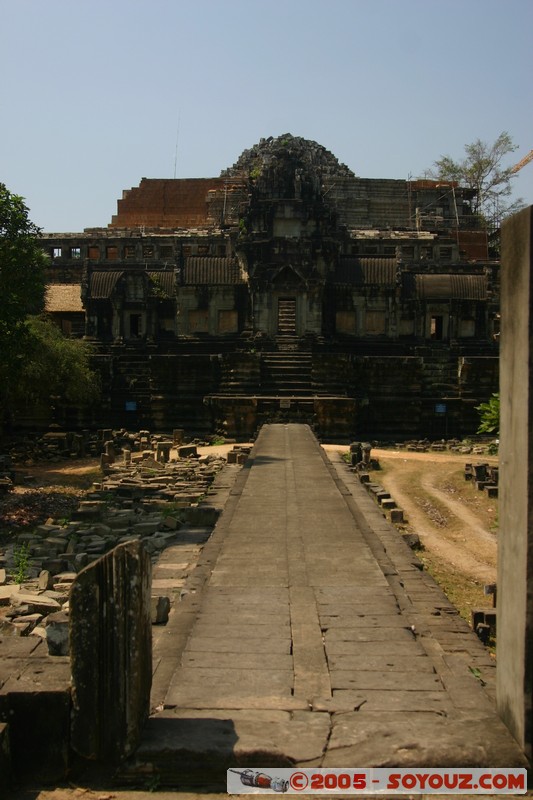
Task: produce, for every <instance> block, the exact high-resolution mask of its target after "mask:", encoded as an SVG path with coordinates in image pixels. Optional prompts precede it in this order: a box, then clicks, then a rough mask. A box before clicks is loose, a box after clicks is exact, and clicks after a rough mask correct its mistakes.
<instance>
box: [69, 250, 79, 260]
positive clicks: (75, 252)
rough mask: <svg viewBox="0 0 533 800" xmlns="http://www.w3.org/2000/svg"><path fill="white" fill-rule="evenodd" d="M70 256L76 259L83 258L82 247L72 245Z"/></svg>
mask: <svg viewBox="0 0 533 800" xmlns="http://www.w3.org/2000/svg"><path fill="white" fill-rule="evenodd" d="M70 257H71V258H74V259H78V258H81V247H71V248H70Z"/></svg>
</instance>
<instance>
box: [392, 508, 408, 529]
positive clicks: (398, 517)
mask: <svg viewBox="0 0 533 800" xmlns="http://www.w3.org/2000/svg"><path fill="white" fill-rule="evenodd" d="M390 521H391V522H392V523H394V524H395V525H401V524H402V522H404V521H405V520H404V517H403V509H401V508H393V509H391V512H390Z"/></svg>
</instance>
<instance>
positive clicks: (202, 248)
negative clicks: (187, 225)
mask: <svg viewBox="0 0 533 800" xmlns="http://www.w3.org/2000/svg"><path fill="white" fill-rule="evenodd" d="M198 255H199V256H208V255H209V245H207V244H201V245H198Z"/></svg>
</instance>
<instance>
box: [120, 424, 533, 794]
mask: <svg viewBox="0 0 533 800" xmlns="http://www.w3.org/2000/svg"><path fill="white" fill-rule="evenodd" d="M169 558H170V559H172V554H170V556H169ZM155 656H156V659H155V660H156V663H157V664H158V669H157V671H156V674H155V678H154V689H153V704H154V709H157V710H154V713H153V715H152V716H151V718H150V720H149V723H148V725H147V727H146V729H145V734H144V738H143V741H142V743H141V746H140V748H139V750H138V752H137V754H136V756H135V758H133V759H131V760H130V762H128V764H126V765H125V766H124V768H123V769H122V770H121V773H120V776H119V778H120V779H121V780H123V781H129V782H132V783H133V782H138V780H139V777H140V776H142V777H143V779H147V778H149V777H150V776H151V775H152V776H153V777H154V780H157V782H158V785H160V786H175V787H179V786H187V785H189V786H194V785H199V784H201V785H215V786H217V787H218V788H221V789H222V788H224V787H225V780H226V773H225V770H226V768H227V767H228V766H234V765H241V766H242V765H244V766H253V767H257V768H265V767H269V766H291V765H293V764H296V765H300V766H313V765H316V766H332V767H372V766H460V767H465V766H487V767H496V766H501V767H511V766H525V765H526V760H525V758H524V757H523V754H522V752H521V750H520V749H519V747H518V745H517V744H516V743H515V741H514V739H513V738H512V737H511V735H510V734H509V732H508V731H507V729H506V728H505V726H504V725H503V723H502V722H501V721H500V719H499V717H498V716H497V714H496V711H495V708H494V703H493V688H494V672H495V668H494V662H493V661H492V660H491V658H490V655H489V653H488V652H487V651H486V650H485V648H484V647H483V646H482V645H481V643H480V642H479V640H478V639H477V637H476V636H475V635H474V634H473V633H472V632H471V631H470V629H469V628H468V626H467V625H466V623H465V622H464V621H463V620H461V619H460V618H459V616H458V615H457V612H456V611H455V609H454V608H453V606H452V605H451V604H450V603H449V602H448V600H447V599H446V597H445V596H444V595H443V594H442V592H441V591H440V589H439V588H438V587H437V586H436V584H435V583H434V582H433V580H432V579H431V578H430V577H429V575H428V574H427V573H426V572H424V571H422V570H421V564H420V563H419V562H418V560H417V559H416V557H415V556H414V555H413V553H412V552H411V551H410V550H409V548H408V547H407V546H406V545H405V543H404V542H403V540H402V539H401V537H400V536H399V535H398V533H397V531H396V529H395V528H394V527H393V526H391V525H390V524H389V523H388V522H387V521H386V520H385V519H384V517H383V516H382V514H381V512H380V510H379V508H378V507H377V506H376V505H375V504H374V502H373V501H372V500H371V499H370V498H369V496H368V495H367V493H366V491H365V490H364V489H363V487H362V486H361V484H360V483H359V481H358V480H357V476H355V475H353V474H352V473H351V471H350V470H348V468H347V467H346V465H345V464H344V462H342V460H341V459H340V456H339V457H338V458H336V459H335V458H333V459H332V460H331V461H330V460H329V459H328V457H327V456H326V454H325V453H324V451H323V450H322V448H321V447H320V446H319V444H318V443H317V441H316V439H315V438H314V436H313V434H312V432H311V431H310V429H309V427H308V426H305V425H294V424H293V425H281V424H279V425H267V426H264V427H263V428H262V429H261V432H260V434H259V436H258V439H257V442H256V444H255V446H254V449H253V451H252V455H251V457H250V459H249V460H248V462H247V464H246V465H245V467H244V468H243V469H242V471H241V472H240V473H239V475H238V477H237V479H236V481H235V484H234V486H233V488H232V489H231V491H230V493H229V498H228V501H227V503H226V505H225V509H224V512H223V514H222V516H221V518H220V520H219V522H218V523H217V526H216V528H215V531H214V533H213V535H212V536H211V538H210V540H209V542H208V543H207V544H206V545H205V547H204V549H203V551H202V555H201V557H200V561H199V563H198V566H197V567H196V569H195V570H194V571H193V572H192V574H191V576H190V578H189V580H188V583H187V586H186V587H185V589H184V590H183V591H182V600H181V602H178V603H176V604H175V607H174V609H173V612H172V613H171V617H170V621H169V623H168V626H167V628H166V630H165V635H164V636H161V637H159V638H158V639H157V641H156V645H155Z"/></svg>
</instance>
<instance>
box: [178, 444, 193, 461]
mask: <svg viewBox="0 0 533 800" xmlns="http://www.w3.org/2000/svg"><path fill="white" fill-rule="evenodd" d="M178 457H179V458H198V450H197V449H196V445H195V444H184V445H181V446H180V447H178Z"/></svg>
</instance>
